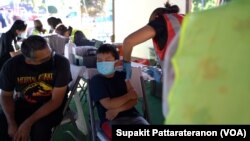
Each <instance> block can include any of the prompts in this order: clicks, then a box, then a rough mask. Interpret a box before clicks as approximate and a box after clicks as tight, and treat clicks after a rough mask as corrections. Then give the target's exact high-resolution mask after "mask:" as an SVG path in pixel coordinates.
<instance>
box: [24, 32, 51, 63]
mask: <svg viewBox="0 0 250 141" xmlns="http://www.w3.org/2000/svg"><path fill="white" fill-rule="evenodd" d="M46 47H48V44H47V42H46V40H45V39H44V38H43V37H41V36H38V35H31V36H29V37H28V38H27V39H25V40H24V41H23V43H22V45H21V52H22V54H23V55H24V56H25V57H28V58H33V57H34V52H35V51H37V50H42V49H45V48H46Z"/></svg>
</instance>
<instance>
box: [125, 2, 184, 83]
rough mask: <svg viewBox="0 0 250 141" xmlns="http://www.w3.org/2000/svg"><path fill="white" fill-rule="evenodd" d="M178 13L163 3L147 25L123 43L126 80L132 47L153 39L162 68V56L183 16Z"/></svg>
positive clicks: (177, 10)
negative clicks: (163, 5)
mask: <svg viewBox="0 0 250 141" xmlns="http://www.w3.org/2000/svg"><path fill="white" fill-rule="evenodd" d="M178 13H179V7H178V6H177V5H170V4H169V3H168V2H166V3H165V7H160V8H156V9H155V10H154V11H153V12H152V14H151V16H150V18H149V23H148V24H147V25H146V26H144V27H142V28H141V29H139V30H137V31H135V32H134V33H132V34H130V35H129V36H127V37H126V38H125V40H124V41H123V49H122V50H123V67H124V70H125V71H126V73H127V74H126V79H129V78H131V63H130V61H131V53H132V50H133V47H134V46H136V45H138V44H140V43H142V42H145V41H147V40H149V39H153V43H154V49H155V52H156V55H157V57H158V61H159V62H160V65H161V66H162V61H163V59H164V54H165V52H166V50H168V46H169V44H170V42H171V41H172V39H173V38H174V36H175V35H176V34H177V33H178V31H179V29H180V26H181V23H182V19H183V16H182V15H181V14H178Z"/></svg>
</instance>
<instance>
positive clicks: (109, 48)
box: [96, 44, 119, 60]
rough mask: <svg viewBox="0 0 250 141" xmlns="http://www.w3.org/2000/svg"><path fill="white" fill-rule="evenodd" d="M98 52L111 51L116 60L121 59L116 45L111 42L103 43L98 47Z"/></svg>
mask: <svg viewBox="0 0 250 141" xmlns="http://www.w3.org/2000/svg"><path fill="white" fill-rule="evenodd" d="M96 53H97V54H100V53H111V54H112V55H113V56H114V58H115V60H119V54H118V52H117V50H116V47H115V46H114V45H111V44H102V45H101V46H100V47H99V48H98V49H97V52H96Z"/></svg>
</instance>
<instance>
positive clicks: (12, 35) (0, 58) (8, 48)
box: [0, 20, 27, 70]
mask: <svg viewBox="0 0 250 141" xmlns="http://www.w3.org/2000/svg"><path fill="white" fill-rule="evenodd" d="M26 27H27V24H25V22H24V21H22V20H16V21H15V22H14V24H13V25H12V27H11V28H10V30H9V31H7V32H6V33H3V34H2V36H1V38H0V70H1V68H2V66H3V64H4V63H5V62H6V61H7V60H8V59H9V58H11V57H13V56H15V55H17V54H20V51H17V48H16V44H17V37H18V36H22V34H23V33H24V32H25V30H26Z"/></svg>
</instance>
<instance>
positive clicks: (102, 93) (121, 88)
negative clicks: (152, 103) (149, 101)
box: [90, 44, 149, 139]
mask: <svg viewBox="0 0 250 141" xmlns="http://www.w3.org/2000/svg"><path fill="white" fill-rule="evenodd" d="M118 60H119V54H118V52H117V51H116V49H115V47H113V46H112V45H110V44H103V45H101V46H100V47H99V48H98V50H97V70H98V72H99V73H100V75H96V76H94V77H93V78H92V79H91V81H90V96H91V97H92V99H93V101H94V102H95V103H96V107H97V111H98V115H99V118H100V121H101V128H102V129H103V131H104V132H105V134H106V135H107V136H108V137H109V138H110V139H111V131H112V130H111V125H115V124H144V125H147V124H149V123H148V122H147V121H146V120H145V119H144V118H143V117H142V116H141V115H140V113H139V112H138V111H137V110H136V108H135V105H136V103H137V94H136V92H135V90H134V88H133V87H132V85H131V83H130V81H125V73H124V72H123V71H115V66H116V64H117V63H118V62H117V61H118Z"/></svg>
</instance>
